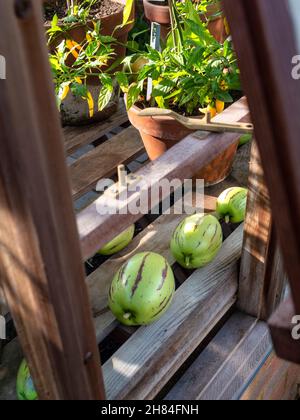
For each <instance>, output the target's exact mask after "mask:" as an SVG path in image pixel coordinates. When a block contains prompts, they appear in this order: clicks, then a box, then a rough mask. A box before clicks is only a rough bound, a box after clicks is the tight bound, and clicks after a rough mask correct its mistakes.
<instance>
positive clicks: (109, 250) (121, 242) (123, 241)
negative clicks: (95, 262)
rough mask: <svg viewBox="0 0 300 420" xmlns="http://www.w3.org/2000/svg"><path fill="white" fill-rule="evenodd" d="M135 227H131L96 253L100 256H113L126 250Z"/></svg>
mask: <svg viewBox="0 0 300 420" xmlns="http://www.w3.org/2000/svg"><path fill="white" fill-rule="evenodd" d="M134 231H135V226H134V225H132V226H130V227H129V228H128V229H126V230H125V231H124V232H122V233H120V235H118V236H116V237H115V238H114V239H113V240H112V241H110V242H109V243H107V244H106V245H105V246H104V247H103V248H101V249H100V250H99V251H98V254H101V255H113V254H116V253H117V252H120V251H122V250H123V249H124V248H126V247H127V246H128V245H129V244H130V242H131V241H132V239H133V237H134Z"/></svg>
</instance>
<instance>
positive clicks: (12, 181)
mask: <svg viewBox="0 0 300 420" xmlns="http://www.w3.org/2000/svg"><path fill="white" fill-rule="evenodd" d="M7 40H9V42H8V41H7ZM12 45H13V48H12ZM0 51H1V54H3V55H4V56H5V57H6V63H7V79H6V80H0V84H1V87H0V126H1V130H0V197H1V207H0V259H1V265H0V266H1V276H0V281H1V285H2V287H3V289H4V292H5V296H6V299H7V302H8V304H9V308H10V311H11V313H12V316H13V318H14V321H15V324H16V328H17V331H18V335H19V338H20V341H21V344H22V348H23V350H24V353H25V357H26V359H27V360H28V363H29V366H30V370H31V373H32V376H33V380H34V383H35V386H36V389H37V391H38V394H39V397H40V399H54V400H67V399H73V400H76V399H89V400H92V399H100V398H103V397H104V391H103V385H102V379H101V374H100V360H99V353H98V348H97V344H96V338H95V333H94V328H93V323H92V318H91V309H90V306H89V301H88V295H87V289H86V285H85V283H84V271H83V265H82V257H81V253H80V247H79V240H78V233H77V230H76V223H75V216H74V212H73V205H72V199H71V189H70V183H69V180H68V175H67V169H66V165H65V158H64V146H63V139H62V133H61V130H60V122H59V118H58V113H57V109H56V104H55V99H54V93H53V83H52V78H51V74H50V69H49V63H48V57H47V51H46V45H45V36H44V29H43V25H42V14H41V4H40V2H37V1H30V0H29V1H26V2H24V1H14V2H13V1H9V2H2V4H1V14H0Z"/></svg>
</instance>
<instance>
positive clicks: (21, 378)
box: [17, 359, 38, 401]
mask: <svg viewBox="0 0 300 420" xmlns="http://www.w3.org/2000/svg"><path fill="white" fill-rule="evenodd" d="M17 396H18V400H21V401H33V400H37V399H38V396H37V393H36V390H35V388H34V385H33V382H32V378H31V376H30V372H29V367H28V365H27V363H26V360H25V359H24V360H23V361H22V363H21V365H20V367H19V371H18V376H17Z"/></svg>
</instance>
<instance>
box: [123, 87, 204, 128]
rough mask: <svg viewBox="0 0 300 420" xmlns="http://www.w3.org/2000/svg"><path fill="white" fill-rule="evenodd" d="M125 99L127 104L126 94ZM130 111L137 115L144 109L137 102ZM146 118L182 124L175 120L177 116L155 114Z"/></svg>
mask: <svg viewBox="0 0 300 420" xmlns="http://www.w3.org/2000/svg"><path fill="white" fill-rule="evenodd" d="M124 101H125V105H126V94H125V95H124ZM129 111H132V112H134V113H135V114H136V115H137V114H138V113H139V112H140V111H142V109H141V108H139V107H138V106H137V105H136V104H134V105H132V107H131V108H130V109H129V110H128V111H127V112H129ZM199 117H200V116H199ZM199 117H191V118H195V119H199ZM144 118H151V119H152V120H156V121H161V122H163V121H174V122H175V123H177V124H180V123H179V122H178V121H176V120H175V118H173V117H169V116H161V117H159V116H155V117H144ZM191 131H193V130H191ZM194 131H197V130H194Z"/></svg>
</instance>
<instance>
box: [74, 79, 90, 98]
mask: <svg viewBox="0 0 300 420" xmlns="http://www.w3.org/2000/svg"><path fill="white" fill-rule="evenodd" d="M71 90H72V93H73V94H74V95H75V96H77V97H80V98H86V97H87V94H88V89H87V87H86V86H85V85H83V84H80V83H77V82H73V83H72V85H71Z"/></svg>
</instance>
